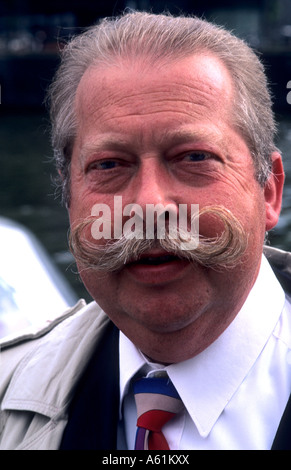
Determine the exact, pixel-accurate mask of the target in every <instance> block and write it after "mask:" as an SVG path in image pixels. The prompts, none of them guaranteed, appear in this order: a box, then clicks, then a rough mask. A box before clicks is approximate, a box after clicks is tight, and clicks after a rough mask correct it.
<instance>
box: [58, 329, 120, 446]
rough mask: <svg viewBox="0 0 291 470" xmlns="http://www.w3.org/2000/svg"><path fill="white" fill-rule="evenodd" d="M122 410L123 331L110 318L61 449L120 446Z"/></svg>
mask: <svg viewBox="0 0 291 470" xmlns="http://www.w3.org/2000/svg"><path fill="white" fill-rule="evenodd" d="M118 410H119V332H118V330H117V328H116V327H115V326H114V325H113V324H112V323H111V322H109V323H108V326H107V329H106V331H105V334H104V335H103V337H102V340H101V341H100V343H99V344H98V347H97V348H96V350H95V352H94V354H93V356H92V358H91V360H90V362H89V364H88V366H87V368H86V370H85V372H84V374H83V375H82V377H81V379H80V381H79V383H78V384H77V387H76V390H75V393H74V398H73V400H72V402H71V405H70V409H69V420H68V424H67V426H66V429H65V432H64V434H63V439H62V442H61V446H60V449H61V450H72V449H78V450H96V449H102V450H106V449H110V450H114V449H116V445H117V426H118Z"/></svg>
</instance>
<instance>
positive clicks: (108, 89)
mask: <svg viewBox="0 0 291 470" xmlns="http://www.w3.org/2000/svg"><path fill="white" fill-rule="evenodd" d="M232 102H233V83H232V79H231V76H230V74H229V72H228V70H227V69H226V67H225V66H224V65H223V64H222V63H221V62H220V61H219V60H218V59H217V58H216V57H214V56H211V55H205V54H204V55H203V54H199V55H198V54H197V55H194V56H192V57H189V58H186V59H183V60H180V61H177V62H173V63H169V64H166V65H165V64H164V65H163V66H155V65H152V67H149V65H148V64H147V66H146V67H143V65H142V64H141V63H140V62H138V61H136V63H133V62H131V63H126V62H125V61H124V62H119V63H116V64H113V65H112V66H110V67H109V66H106V67H104V68H101V67H100V66H98V67H97V66H91V67H90V68H89V69H87V71H86V72H85V74H84V75H83V77H82V80H81V82H80V84H79V87H78V90H77V95H76V110H77V116H78V121H79V125H81V127H83V126H86V127H88V126H89V127H90V126H92V127H94V128H95V130H97V129H99V130H101V129H102V126H105V127H106V126H110V125H113V124H117V122H118V121H123V122H124V121H125V120H127V119H130V120H131V124H132V123H133V120H134V118H136V119H137V118H140V121H142V119H145V120H147V119H148V118H150V119H151V118H154V119H153V120H152V122H155V123H156V122H162V121H163V119H164V118H165V117H167V119H168V120H169V121H170V120H171V119H172V120H174V121H175V120H177V119H179V122H183V121H187V120H189V118H190V119H192V120H193V119H194V120H199V119H206V120H213V119H215V120H217V119H226V118H227V117H229V115H230V113H231V110H232ZM217 114H219V117H218V116H217Z"/></svg>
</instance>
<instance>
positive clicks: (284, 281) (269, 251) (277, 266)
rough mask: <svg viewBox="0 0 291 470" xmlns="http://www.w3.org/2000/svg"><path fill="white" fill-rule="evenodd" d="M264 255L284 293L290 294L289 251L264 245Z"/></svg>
mask: <svg viewBox="0 0 291 470" xmlns="http://www.w3.org/2000/svg"><path fill="white" fill-rule="evenodd" d="M264 255H265V256H266V258H267V260H268V262H269V263H270V265H271V267H272V269H273V271H274V273H275V275H276V276H277V278H278V280H279V282H280V284H281V285H282V287H283V289H284V290H285V292H286V294H287V295H289V296H291V253H290V252H288V251H284V250H280V249H279V248H273V247H270V246H265V247H264Z"/></svg>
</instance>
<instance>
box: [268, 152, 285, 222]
mask: <svg viewBox="0 0 291 470" xmlns="http://www.w3.org/2000/svg"><path fill="white" fill-rule="evenodd" d="M284 179H285V175H284V169H283V163H282V158H281V155H280V154H279V152H273V153H272V171H271V174H270V177H269V178H268V181H267V182H266V185H265V189H264V196H265V208H266V231H268V230H271V229H272V228H274V227H275V225H276V224H277V222H278V219H279V215H280V212H281V204H282V193H283V186H284Z"/></svg>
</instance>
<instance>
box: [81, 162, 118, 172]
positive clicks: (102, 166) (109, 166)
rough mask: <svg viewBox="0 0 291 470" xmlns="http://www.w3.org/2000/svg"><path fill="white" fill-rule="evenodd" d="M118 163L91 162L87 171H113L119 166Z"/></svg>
mask: <svg viewBox="0 0 291 470" xmlns="http://www.w3.org/2000/svg"><path fill="white" fill-rule="evenodd" d="M119 165H120V164H119V162H117V161H116V160H101V161H99V162H93V163H91V164H90V165H89V167H88V170H89V171H90V170H99V171H104V170H113V169H114V168H116V167H117V166H119Z"/></svg>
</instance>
